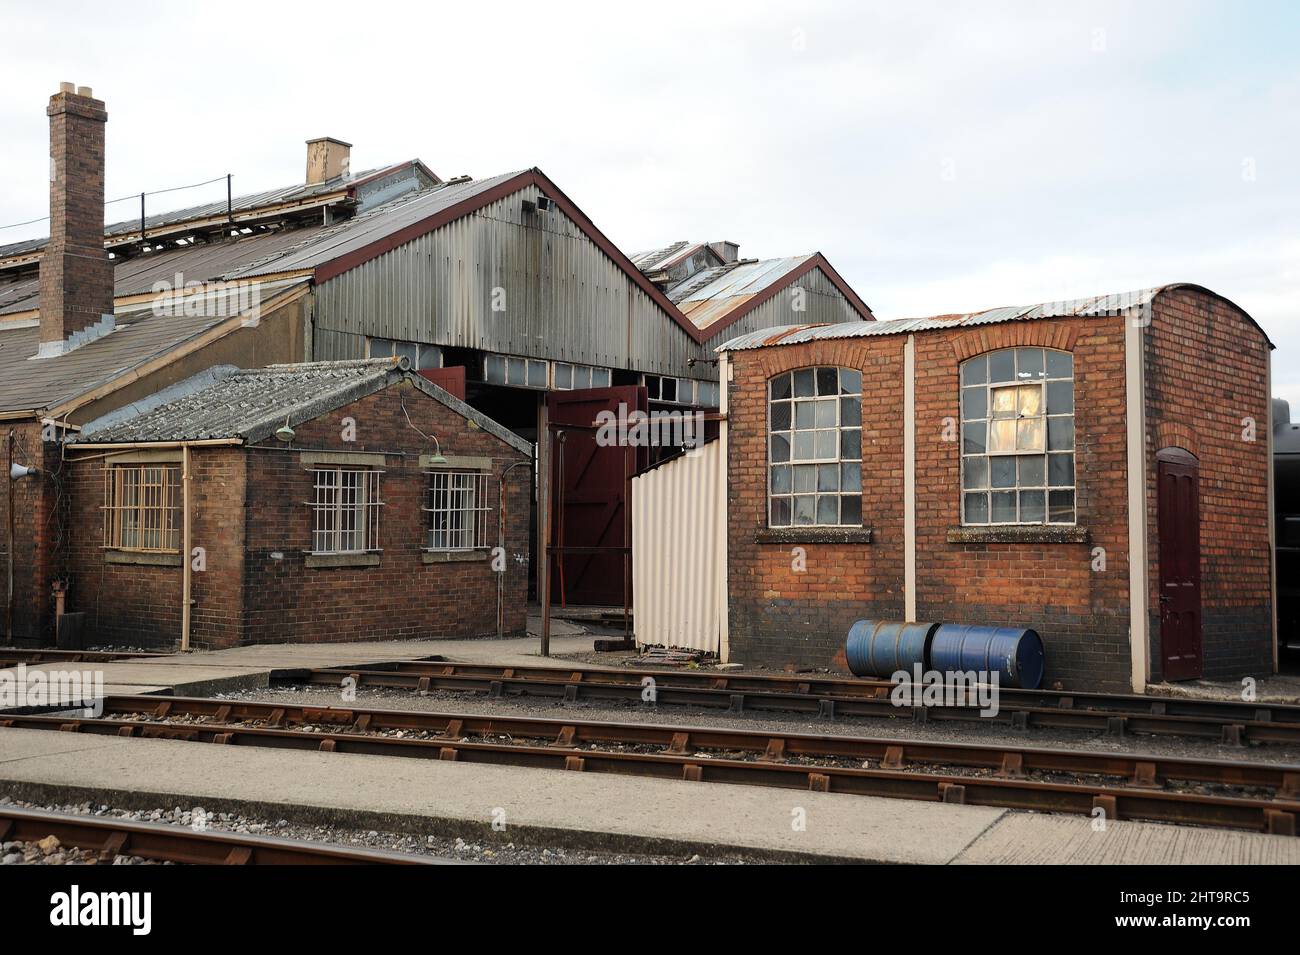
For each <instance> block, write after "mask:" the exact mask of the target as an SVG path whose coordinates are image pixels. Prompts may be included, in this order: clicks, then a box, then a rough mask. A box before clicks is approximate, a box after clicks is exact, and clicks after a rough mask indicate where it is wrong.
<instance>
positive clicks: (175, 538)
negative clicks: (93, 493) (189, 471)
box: [104, 464, 181, 552]
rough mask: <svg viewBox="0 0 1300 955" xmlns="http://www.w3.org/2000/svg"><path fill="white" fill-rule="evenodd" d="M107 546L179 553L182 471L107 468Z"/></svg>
mask: <svg viewBox="0 0 1300 955" xmlns="http://www.w3.org/2000/svg"><path fill="white" fill-rule="evenodd" d="M104 546H105V547H109V548H113V549H115V550H136V551H153V552H178V551H180V549H181V469H180V467H178V466H174V465H140V464H129V465H128V464H117V465H111V466H109V467H106V468H104Z"/></svg>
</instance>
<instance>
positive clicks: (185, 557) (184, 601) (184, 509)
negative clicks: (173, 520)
mask: <svg viewBox="0 0 1300 955" xmlns="http://www.w3.org/2000/svg"><path fill="white" fill-rule="evenodd" d="M191 549H192V548H191V543H190V446H189V445H188V444H185V445H182V446H181V652H182V653H184V652H185V651H187V650H189V648H190V592H191V588H192V583H193V581H192V573H193V571H192V569H191V566H190V550H191Z"/></svg>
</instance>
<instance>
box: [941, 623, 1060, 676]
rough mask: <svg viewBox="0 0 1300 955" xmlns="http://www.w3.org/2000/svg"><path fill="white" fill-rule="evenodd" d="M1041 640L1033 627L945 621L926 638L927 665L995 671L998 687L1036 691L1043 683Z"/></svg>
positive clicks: (965, 669) (949, 668) (942, 669)
mask: <svg viewBox="0 0 1300 955" xmlns="http://www.w3.org/2000/svg"><path fill="white" fill-rule="evenodd" d="M1044 665H1045V655H1044V653H1043V640H1042V638H1041V637H1040V636H1039V635H1038V632H1037V631H1035V630H1018V629H1016V628H1015V627H989V626H981V625H978V624H967V623H945V624H943V625H942V626H940V627H939V628H938V629H937V630H935V632H934V638H933V639H932V640H931V641H930V668H931V669H933V670H939V671H941V672H945V673H946V672H949V671H971V670H974V671H984V672H986V673H994V672H996V673H997V674H999V676H998V683H999V685H1001V686H1013V687H1023V688H1024V689H1026V690H1036V689H1038V687H1039V684H1041V683H1042V682H1043V669H1044Z"/></svg>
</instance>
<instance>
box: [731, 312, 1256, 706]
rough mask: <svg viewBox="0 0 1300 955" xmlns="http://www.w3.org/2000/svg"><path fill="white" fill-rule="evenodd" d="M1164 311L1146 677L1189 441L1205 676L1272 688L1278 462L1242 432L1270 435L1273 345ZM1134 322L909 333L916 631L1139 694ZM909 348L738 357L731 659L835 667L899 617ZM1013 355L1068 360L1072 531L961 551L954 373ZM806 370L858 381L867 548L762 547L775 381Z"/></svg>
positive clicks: (1205, 317)
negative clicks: (1163, 453) (1131, 495)
mask: <svg viewBox="0 0 1300 955" xmlns="http://www.w3.org/2000/svg"><path fill="white" fill-rule="evenodd" d="M1154 314H1155V319H1154V322H1153V326H1152V328H1151V330H1150V332H1149V341H1150V342H1151V347H1150V349H1149V350H1148V362H1147V375H1148V412H1147V413H1148V454H1149V463H1148V472H1149V473H1148V487H1149V494H1150V499H1149V508H1150V513H1149V521H1150V524H1149V526H1150V531H1151V541H1150V547H1151V566H1150V574H1151V581H1152V595H1151V599H1152V607H1153V611H1152V618H1153V619H1152V622H1153V627H1154V629H1153V631H1152V634H1153V636H1152V657H1153V663H1154V664H1155V666H1154V670H1155V674H1154V675H1155V676H1156V678H1158V677H1159V668H1158V656H1159V651H1158V645H1159V629H1158V611H1157V610H1155V609H1154V608H1157V607H1158V602H1157V600H1156V597H1157V596H1158V595H1157V594H1156V590H1155V588H1156V585H1157V581H1158V575H1159V567H1158V563H1157V544H1158V542H1157V540H1156V536H1155V535H1156V527H1157V525H1156V511H1155V506H1156V501H1155V452H1156V451H1157V450H1158V449H1159V448H1161V447H1166V446H1171V445H1173V446H1184V447H1186V446H1188V445H1189V444H1190V445H1193V446H1192V447H1189V448H1188V449H1189V450H1191V451H1193V453H1196V454H1198V455H1200V456H1201V458H1202V488H1201V494H1202V505H1201V506H1202V526H1201V541H1202V574H1203V608H1204V621H1205V625H1204V642H1205V658H1206V675H1207V676H1225V675H1232V676H1236V675H1241V674H1243V673H1246V672H1251V673H1256V674H1260V673H1263V672H1266V671H1267V669H1268V661H1269V659H1270V654H1271V642H1270V640H1271V638H1270V636H1269V631H1268V626H1267V624H1268V620H1269V619H1270V614H1271V610H1270V606H1269V598H1268V587H1269V570H1268V560H1269V555H1268V520H1269V518H1268V509H1267V500H1266V496H1267V484H1266V482H1267V473H1268V471H1267V469H1268V460H1267V446H1266V443H1265V440H1264V438H1265V435H1264V432H1262V431H1260V432H1259V435H1258V440H1257V441H1254V442H1246V441H1243V440H1242V428H1243V424H1242V419H1243V418H1246V417H1252V418H1253V419H1254V420H1255V421H1256V422H1257V423H1258V425H1259V427H1260V428H1263V427H1266V426H1267V421H1268V416H1267V412H1268V398H1267V390H1266V385H1265V375H1266V368H1267V365H1266V362H1267V354H1266V350H1265V349H1266V346H1265V344H1264V339H1263V335H1262V333H1261V332H1259V330H1258V329H1257V328H1256V327H1255V326H1254V325H1253V324H1252V323H1251V322H1250V321H1249V320H1248V319H1247V318H1245V317H1244V316H1243V315H1242V313H1240V312H1239V311H1237V310H1236V309H1234V308H1232V307H1231V306H1229V305H1228V304H1227V303H1225V302H1223V301H1222V300H1221V299H1218V298H1217V297H1215V296H1212V295H1209V294H1208V293H1204V292H1198V291H1195V290H1185V289H1180V290H1173V291H1170V292H1166V293H1163V294H1162V295H1161V296H1159V297H1158V298H1157V300H1156V306H1155V310H1154ZM1126 321H1127V319H1126V318H1124V317H1122V316H1112V317H1102V318H1086V319H1052V320H1039V321H1032V322H1008V323H1003V324H998V325H988V326H982V327H976V328H970V327H964V328H953V329H952V330H935V331H928V332H924V333H920V334H917V335H916V336H915V349H916V354H915V358H916V390H915V394H916V507H917V543H916V548H917V595H916V611H917V613H916V616H917V619H919V620H935V621H943V622H969V623H987V624H999V625H1007V626H1015V627H1032V628H1034V629H1036V630H1038V632H1039V633H1040V634H1041V635H1042V637H1043V640H1044V643H1045V645H1046V649H1047V675H1046V683H1047V685H1052V684H1056V683H1059V684H1061V685H1062V686H1066V687H1078V688H1103V689H1114V690H1123V689H1126V688H1127V687H1128V685H1129V670H1130V663H1129V660H1130V653H1129V642H1128V633H1129V611H1128V604H1129V601H1128V575H1129V565H1128V524H1127V520H1128V518H1127V431H1126V420H1127V419H1126V403H1125V352H1124V333H1125V322H1126ZM905 340H906V336H902V335H890V336H881V337H878V338H875V337H868V338H859V339H849V340H841V341H822V342H811V343H805V344H801V345H794V346H777V347H772V348H766V349H759V350H753V351H740V352H734V353H731V355H730V360H731V362H732V366H733V374H734V377H733V380H732V381H731V383H730V384H729V409H728V410H729V422H730V423H729V435H730V460H729V462H728V475H729V490H728V496H729V529H728V533H729V560H730V567H729V568H728V576H729V584H730V613H731V621H730V627H731V629H730V644H731V649H732V653H733V656H734V658H735V659H737V660H740V661H744V662H750V663H759V664H767V665H775V666H786V667H796V668H801V667H825V666H835V665H836V656H837V655H838V653H839V651H840V650H841V648H842V647H843V642H844V638H845V635H846V634H847V631H848V628H849V626H850V625H851V623H852V622H853V621H854V620H855V619H858V618H861V617H875V618H888V619H901V618H902V617H903V615H904V606H905V604H904V593H903V590H904V587H903V584H904V580H903V559H904V555H903V482H902V477H903V454H902V450H903V434H902V427H903V394H904V379H903V375H904V359H903V354H904V352H903V349H904V344H905ZM1014 346H1043V347H1048V348H1054V349H1059V350H1063V351H1068V352H1070V353H1071V354H1072V355H1073V356H1074V374H1075V382H1074V397H1075V473H1076V478H1075V480H1076V485H1077V488H1078V490H1077V492H1076V494H1077V502H1076V503H1077V514H1078V516H1077V530H1076V531H1074V532H1073V533H1068V534H1067V533H1062V534H1060V535H1058V537H1059V539H1054V540H1014V541H1013V540H1009V539H1006V537H1010V536H1011V535H1005V536H1004V538H1003V539H998V537H997V535H996V534H993V533H986V534H980V535H974V536H976V537H977V538H979V539H977V540H974V541H971V540H965V539H955V538H958V537H959V536H961V535H958V534H953V533H951V532H954V531H956V530H957V529H959V528H960V526H961V515H960V495H959V492H958V486H959V482H960V446H959V443H958V441H957V440H955V438H956V431H955V427H954V426H955V425H956V423H957V422H958V421H959V420H960V407H959V381H958V373H959V372H958V369H959V365H960V363H961V362H962V361H963V360H965V359H966V358H969V357H972V356H975V355H978V354H982V353H984V352H987V351H993V350H996V349H1000V348H1008V347H1014ZM812 365H840V366H846V367H850V368H857V369H861V370H862V372H863V390H864V397H863V420H864V423H863V448H864V460H863V488H864V489H863V525H864V527H867V528H870V529H871V532H872V539H871V541H870V543H861V542H859V543H835V542H819V541H818V540H817V537H818V533H816V532H814V533H812V534H808V533H807V532H805V535H804V536H805V537H806V538H807V539H806V540H803V541H800V540H798V539H797V535H788V538H789V539H786V540H785V542H783V543H780V544H776V543H764V542H762V540H761V539H760V538H761V537H762V536H763V535H761V534H760V533H759V532H760V531H761V530H762V529H763V528H765V527H766V509H765V508H766V490H767V469H766V466H765V461H766V460H767V398H766V394H767V392H766V388H767V380H768V379H769V378H770V377H771V376H772V375H775V374H777V373H779V372H782V371H786V370H790V369H794V368H802V367H808V366H812ZM1082 531H1086V536H1085V535H1084V534H1083V533H1082ZM950 534H951V536H950ZM823 536H824V535H823ZM966 536H970V535H966ZM1031 536H1039V537H1051V536H1053V535H1050V534H1042V535H1031ZM1070 538H1076V539H1070ZM795 547H800V548H802V549H803V551H804V552H805V553H806V567H807V569H806V571H805V572H803V573H800V572H798V571H796V570H795V569H793V567H792V559H793V554H792V551H793V549H794V548H795ZM839 663H840V664H841V665H842V658H840V661H839Z"/></svg>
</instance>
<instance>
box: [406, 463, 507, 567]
mask: <svg viewBox="0 0 1300 955" xmlns="http://www.w3.org/2000/svg"><path fill="white" fill-rule="evenodd" d="M425 474H427V475H428V476H429V480H428V484H427V488H426V492H425V506H423V507H422V508H420V509H421V510H422V511H424V512H425V513H426V514H428V515H429V517H428V520H427V521H426V523H425V529H424V535H425V543H424V547H423V548H421V549H422V550H425V551H427V552H429V553H435V554H445V553H456V552H464V551H474V550H486V549H487V548H488V546H489V544H490V538H489V536H488V534H489V529H490V520H489V518H490V517H491V514H492V510H493V508H492V501H491V498H490V496H489V487H490V485H489V478H491V476H492V474H491V472H490V471H484V470H481V469H474V468H456V467H446V468H431V469H429V470H427V471H425ZM439 535H441V536H439Z"/></svg>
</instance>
